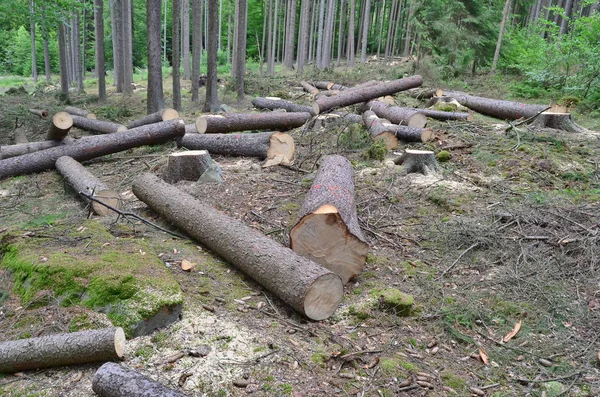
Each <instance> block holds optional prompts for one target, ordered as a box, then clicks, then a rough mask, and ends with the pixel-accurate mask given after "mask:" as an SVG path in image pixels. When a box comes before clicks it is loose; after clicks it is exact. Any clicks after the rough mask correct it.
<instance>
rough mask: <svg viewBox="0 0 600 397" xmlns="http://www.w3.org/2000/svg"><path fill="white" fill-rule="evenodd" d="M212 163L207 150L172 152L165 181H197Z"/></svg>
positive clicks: (165, 173)
mask: <svg viewBox="0 0 600 397" xmlns="http://www.w3.org/2000/svg"><path fill="white" fill-rule="evenodd" d="M211 164H212V159H211V158H210V154H209V153H208V151H206V150H188V151H185V152H178V153H171V154H170V155H169V157H168V162H167V168H166V169H165V171H164V176H163V179H164V180H165V182H167V183H170V184H174V183H177V182H179V181H194V182H195V181H197V180H198V179H200V176H202V174H203V173H204V171H206V170H207V169H208V168H209V167H210V165H211Z"/></svg>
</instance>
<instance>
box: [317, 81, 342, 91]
mask: <svg viewBox="0 0 600 397" xmlns="http://www.w3.org/2000/svg"><path fill="white" fill-rule="evenodd" d="M313 85H314V86H315V87H316V88H319V89H321V90H331V89H332V87H333V86H334V85H336V84H335V83H333V82H331V81H315V82H314V83H313ZM337 85H338V86H340V85H339V84H337Z"/></svg>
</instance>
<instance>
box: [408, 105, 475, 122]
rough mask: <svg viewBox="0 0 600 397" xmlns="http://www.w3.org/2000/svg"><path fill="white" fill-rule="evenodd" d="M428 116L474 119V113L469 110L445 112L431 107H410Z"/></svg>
mask: <svg viewBox="0 0 600 397" xmlns="http://www.w3.org/2000/svg"><path fill="white" fill-rule="evenodd" d="M410 109H412V110H415V111H417V112H419V113H421V114H424V115H425V116H427V117H431V118H432V119H436V120H464V121H473V115H472V114H471V113H467V112H444V111H442V110H431V109H417V108H410Z"/></svg>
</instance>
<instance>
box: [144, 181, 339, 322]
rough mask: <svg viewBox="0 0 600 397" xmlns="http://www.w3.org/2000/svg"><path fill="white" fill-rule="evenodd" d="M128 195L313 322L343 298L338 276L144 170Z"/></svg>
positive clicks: (322, 316) (332, 308)
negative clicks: (132, 195) (135, 197)
mask: <svg viewBox="0 0 600 397" xmlns="http://www.w3.org/2000/svg"><path fill="white" fill-rule="evenodd" d="M133 193H134V194H135V195H136V196H137V197H138V198H139V199H140V200H141V201H143V202H144V203H146V204H147V205H148V206H149V207H150V208H152V209H153V210H154V211H156V212H158V213H159V214H160V215H161V216H163V217H164V218H165V219H166V220H168V221H169V222H171V223H172V224H174V225H176V226H177V227H179V228H180V229H182V230H184V231H185V232H186V233H188V234H189V235H190V236H192V237H193V238H194V239H196V240H197V241H198V242H200V243H201V244H202V245H204V246H205V247H207V248H209V249H210V250H211V251H212V252H214V253H216V254H217V255H219V256H221V257H222V258H223V259H225V260H226V261H227V262H229V263H230V264H232V265H233V266H235V267H237V268H238V269H239V270H241V271H242V272H244V273H246V274H247V275H248V276H250V277H252V278H253V279H254V280H255V281H256V282H258V283H259V284H260V285H261V286H263V287H264V288H266V289H268V290H269V291H271V292H272V293H273V294H275V295H276V296H277V297H279V298H280V299H281V300H283V301H284V302H286V303H287V304H289V305H290V306H291V307H293V308H294V309H295V310H297V311H298V312H300V313H302V314H304V315H305V316H306V317H308V318H310V319H313V320H323V319H325V318H327V317H329V316H331V315H332V314H333V312H334V311H335V310H336V309H337V307H338V305H339V304H340V302H341V300H342V296H343V284H342V282H341V280H340V278H339V277H338V276H337V275H335V274H333V273H331V272H330V271H329V270H327V269H324V268H323V267H322V266H320V265H318V264H317V263H314V262H312V261H310V260H308V259H306V258H304V257H302V256H300V255H298V254H296V253H295V252H293V251H292V250H290V249H289V248H287V247H284V246H282V245H281V244H279V243H277V242H275V241H274V240H271V239H270V238H268V237H266V236H264V235H263V234H261V233H260V232H259V231H257V230H256V229H254V228H251V227H249V226H246V225H245V224H243V223H242V222H240V221H237V220H235V219H233V218H230V217H229V216H227V215H225V214H224V213H222V212H220V211H217V210H216V209H214V208H211V207H209V206H207V205H205V204H203V203H202V202H200V201H199V200H197V199H195V198H194V197H192V196H190V195H189V194H187V193H184V192H182V191H181V190H179V189H177V188H174V187H173V186H171V185H169V184H167V183H166V182H163V181H161V180H160V179H158V178H157V177H156V176H154V175H152V174H145V175H142V176H141V177H139V178H138V179H137V180H136V181H135V182H134V183H133Z"/></svg>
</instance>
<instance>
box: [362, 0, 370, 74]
mask: <svg viewBox="0 0 600 397" xmlns="http://www.w3.org/2000/svg"><path fill="white" fill-rule="evenodd" d="M370 15H371V0H365V10H364V13H363V20H362V25H363V30H362V40H361V47H360V62H361V63H365V62H367V40H368V38H369V17H370Z"/></svg>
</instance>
